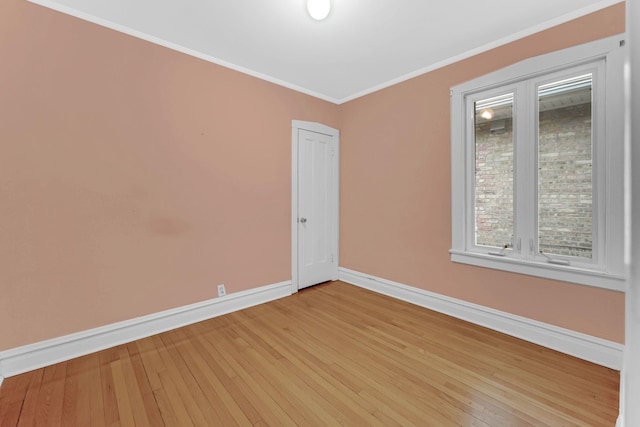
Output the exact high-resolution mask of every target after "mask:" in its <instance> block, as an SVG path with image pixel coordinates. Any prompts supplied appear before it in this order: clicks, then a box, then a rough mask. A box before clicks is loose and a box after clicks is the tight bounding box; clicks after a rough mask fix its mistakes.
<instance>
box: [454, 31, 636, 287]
mask: <svg viewBox="0 0 640 427" xmlns="http://www.w3.org/2000/svg"><path fill="white" fill-rule="evenodd" d="M621 44H622V43H621V42H620V38H609V39H603V40H600V41H597V42H593V43H589V44H585V45H580V46H576V47H573V48H569V49H565V50H562V51H558V52H553V53H550V54H547V55H543V56H539V57H536V58H531V59H528V60H526V61H523V62H520V63H517V64H514V65H512V66H510V67H508V68H504V69H502V70H499V71H496V72H494V73H491V74H489V75H486V76H483V77H480V78H478V79H475V80H473V81H470V82H467V83H464V84H462V85H459V86H456V87H454V88H452V90H451V138H452V139H451V147H452V151H451V152H452V237H453V239H452V249H451V259H452V261H454V262H463V263H468V264H473V265H478V266H482V267H489V268H496V269H501V270H507V271H512V272H517V273H523V274H530V275H535V276H541V277H546V278H551V279H557V280H563V281H569V282H574V283H580V284H586V285H591V286H598V287H603V288H607V289H615V290H624V278H623V272H624V266H623V249H624V248H623V243H624V242H623V239H624V236H623V210H624V206H623V171H622V166H623V122H624V116H623V92H622V72H623V69H622V68H623V54H622V50H623V49H622V48H621V47H620V45H621Z"/></svg>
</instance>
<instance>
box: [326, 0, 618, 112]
mask: <svg viewBox="0 0 640 427" xmlns="http://www.w3.org/2000/svg"><path fill="white" fill-rule="evenodd" d="M623 1H624V0H603V1H600V2H598V3H595V4H592V5H589V6H586V7H583V8H582V9H578V10H574V11H572V12H569V13H566V14H564V15H561V16H557V17H555V18H553V19H550V20H548V21H545V22H543V23H541V24H538V25H534V26H533V27H529V28H525V29H524V30H521V31H518V32H517V33H513V34H510V35H508V36H506V37H503V38H500V39H497V40H494V41H492V42H489V43H487V44H484V45H482V46H480V47H477V48H475V49H471V50H468V51H466V52H463V53H461V54H459V55H455V56H452V57H449V58H447V59H444V60H442V61H439V62H436V63H434V64H431V65H428V66H426V67H424V68H420V69H418V70H416V71H412V72H411V73H407V74H405V75H403V76H400V77H397V78H395V79H392V80H389V81H387V82H385V83H381V84H379V85H376V86H373V87H371V88H369V89H365V90H362V91H360V92H357V93H355V94H353V95H350V96H347V97H346V98H342V99H340V100H339V101H338V102H337V104H344V103H345V102H349V101H353V100H354V99H357V98H361V97H363V96H365V95H369V94H371V93H373V92H377V91H379V90H382V89H385V88H388V87H390V86H394V85H396V84H398V83H402V82H404V81H407V80H410V79H413V78H414V77H418V76H421V75H423V74H427V73H430V72H431V71H435V70H437V69H439V68H443V67H446V66H448V65H451V64H455V63H456V62H460V61H462V60H464V59H467V58H471V57H472V56H476V55H479V54H481V53H484V52H487V51H489V50H491V49H495V48H498V47H500V46H504V45H506V44H508V43H512V42H514V41H516V40H520V39H523V38H525V37H528V36H531V35H533V34H536V33H539V32H541V31H544V30H548V29H549V28H553V27H555V26H558V25H561V24H564V23H566V22H569V21H572V20H574V19H578V18H580V17H582V16H585V15H588V14H590V13H593V12H597V11H598V10H601V9H605V8H607V7H609V6H613V5H614V4H618V3H622V2H623Z"/></svg>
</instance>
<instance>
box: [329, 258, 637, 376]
mask: <svg viewBox="0 0 640 427" xmlns="http://www.w3.org/2000/svg"><path fill="white" fill-rule="evenodd" d="M338 274H339V277H340V280H342V281H344V282H347V283H351V284H353V285H356V286H360V287H362V288H366V289H369V290H372V291H374V292H378V293H381V294H384V295H387V296H390V297H393V298H397V299H400V300H403V301H407V302H410V303H412V304H416V305H419V306H421V307H425V308H428V309H430V310H434V311H437V312H440V313H443V314H447V315H449V316H452V317H456V318H458V319H462V320H466V321H468V322H471V323H475V324H477V325H480V326H484V327H487V328H489V329H493V330H496V331H499V332H502V333H505V334H507V335H511V336H514V337H517V338H520V339H523V340H525V341H529V342H532V343H535V344H539V345H541V346H544V347H547V348H551V349H553V350H557V351H560V352H562V353H565V354H569V355H571V356H575V357H578V358H580V359H584V360H587V361H589V362H593V363H597V364H598V365H602V366H606V367H608V368H611V369H616V370H620V369H621V367H622V353H623V350H624V345H623V344H619V343H616V342H613V341H607V340H604V339H602V338H598V337H594V336H591V335H587V334H583V333H580V332H576V331H572V330H569V329H565V328H561V327H558V326H555V325H550V324H547V323H543V322H539V321H536V320H532V319H528V318H526V317H521V316H516V315H513V314H510V313H506V312H503V311H499V310H495V309H492V308H489V307H484V306H481V305H478V304H473V303H470V302H466V301H463V300H459V299H455V298H451V297H448V296H444V295H440V294H436V293H434V292H429V291H425V290H423V289H418V288H415V287H412V286H407V285H403V284H401V283H397V282H393V281H391V280H386V279H382V278H379V277H373V276H371V275H368V274H365V273H360V272H358V271H354V270H349V269H347V268H343V267H340V268H339V269H338Z"/></svg>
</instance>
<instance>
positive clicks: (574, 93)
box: [538, 74, 593, 258]
mask: <svg viewBox="0 0 640 427" xmlns="http://www.w3.org/2000/svg"><path fill="white" fill-rule="evenodd" d="M591 88H592V76H591V74H587V75H582V76H577V77H575V78H572V79H566V80H562V81H558V82H554V83H551V84H546V85H543V86H540V87H539V88H538V102H539V104H538V105H539V127H538V248H539V250H540V251H542V252H544V253H549V254H556V255H568V256H577V257H582V258H591V256H592V249H593V206H592V205H593V185H592V184H593V171H592V147H593V144H592V138H591Z"/></svg>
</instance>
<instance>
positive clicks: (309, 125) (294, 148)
mask: <svg viewBox="0 0 640 427" xmlns="http://www.w3.org/2000/svg"><path fill="white" fill-rule="evenodd" d="M300 130H308V131H311V132H316V133H321V134H324V135H330V136H331V137H332V138H333V141H334V142H335V153H334V155H335V164H336V166H337V167H336V168H335V175H334V176H333V180H334V185H335V194H334V195H333V196H334V197H335V199H334V201H333V202H334V204H335V209H333V216H334V217H333V222H334V224H333V225H334V226H335V229H334V242H333V253H334V260H335V277H332V278H331V279H332V280H337V279H338V265H339V260H340V255H339V250H340V243H339V242H340V215H339V213H340V131H339V130H338V129H334V128H332V127H329V126H327V125H323V124H322V123H316V122H306V121H302V120H291V293H295V292H298V288H299V280H298V216H299V215H298V133H299V132H300Z"/></svg>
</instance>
